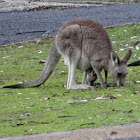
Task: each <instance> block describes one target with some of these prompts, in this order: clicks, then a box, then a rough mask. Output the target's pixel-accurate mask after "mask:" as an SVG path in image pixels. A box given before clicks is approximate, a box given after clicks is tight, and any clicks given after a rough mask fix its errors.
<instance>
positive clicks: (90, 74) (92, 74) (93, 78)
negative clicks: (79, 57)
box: [86, 68, 97, 86]
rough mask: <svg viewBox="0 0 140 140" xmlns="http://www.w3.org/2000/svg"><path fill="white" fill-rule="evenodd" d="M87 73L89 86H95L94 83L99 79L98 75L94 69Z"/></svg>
mask: <svg viewBox="0 0 140 140" xmlns="http://www.w3.org/2000/svg"><path fill="white" fill-rule="evenodd" d="M86 72H87V77H86V78H87V81H88V84H89V85H91V86H93V84H94V82H95V81H96V79H97V75H96V73H95V72H94V70H93V69H92V68H90V69H88V70H87V71H86Z"/></svg>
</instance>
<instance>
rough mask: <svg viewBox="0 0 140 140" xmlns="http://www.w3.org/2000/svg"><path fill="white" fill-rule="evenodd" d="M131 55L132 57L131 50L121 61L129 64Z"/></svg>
mask: <svg viewBox="0 0 140 140" xmlns="http://www.w3.org/2000/svg"><path fill="white" fill-rule="evenodd" d="M131 55H132V50H130V49H129V50H128V52H127V53H126V54H125V55H124V57H123V58H122V59H121V61H124V62H125V63H127V61H128V60H129V59H130V57H131Z"/></svg>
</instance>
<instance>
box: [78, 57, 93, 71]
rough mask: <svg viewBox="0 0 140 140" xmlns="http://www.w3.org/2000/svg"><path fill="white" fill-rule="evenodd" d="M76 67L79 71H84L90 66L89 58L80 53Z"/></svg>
mask: <svg viewBox="0 0 140 140" xmlns="http://www.w3.org/2000/svg"><path fill="white" fill-rule="evenodd" d="M77 68H78V69H79V70H81V71H86V70H87V69H89V68H91V65H90V61H89V59H88V58H87V57H86V56H84V55H82V56H81V58H80V60H79V63H78V66H77Z"/></svg>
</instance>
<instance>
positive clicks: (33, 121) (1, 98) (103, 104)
mask: <svg viewBox="0 0 140 140" xmlns="http://www.w3.org/2000/svg"><path fill="white" fill-rule="evenodd" d="M107 32H108V34H109V36H110V38H111V40H112V43H113V46H114V50H115V51H116V52H117V54H118V55H119V56H120V57H122V56H123V55H124V54H125V53H126V51H127V50H128V49H129V48H131V49H132V51H133V55H132V58H131V59H130V61H129V62H133V61H135V60H138V59H140V57H139V56H140V51H139V48H140V44H137V46H134V44H135V43H136V42H137V41H138V40H139V39H140V24H136V25H133V26H129V27H115V28H113V29H107ZM52 40H53V38H46V39H40V40H36V41H30V42H24V43H18V44H11V45H9V46H1V47H0V88H1V89H0V130H1V131H0V132H1V133H0V137H9V136H19V135H29V134H35V133H44V132H54V131H64V130H71V129H78V128H87V127H99V126H107V125H117V124H126V123H132V122H140V109H139V108H140V102H139V100H140V84H139V83H138V81H139V80H140V79H139V78H140V67H130V68H129V74H128V76H127V78H126V86H125V87H120V88H119V87H112V88H108V89H104V88H100V87H98V88H96V89H94V90H67V89H65V88H64V85H66V81H67V67H66V66H64V64H63V60H61V61H60V62H59V64H58V65H57V67H56V69H55V71H54V72H53V74H52V75H51V77H50V78H49V79H48V81H47V82H46V83H45V84H44V85H42V86H40V87H37V88H26V89H2V87H3V86H5V85H11V84H16V83H18V82H20V81H25V80H27V81H31V80H35V79H36V78H37V77H38V76H39V75H40V73H41V70H42V68H43V65H44V64H43V63H39V62H40V61H41V60H45V59H46V57H47V55H48V52H49V50H50V47H51V42H52ZM82 76H83V74H82V72H80V71H78V72H77V82H78V83H81V80H82ZM109 80H110V81H112V79H111V77H110V76H109Z"/></svg>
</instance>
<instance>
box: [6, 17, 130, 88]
mask: <svg viewBox="0 0 140 140" xmlns="http://www.w3.org/2000/svg"><path fill="white" fill-rule="evenodd" d="M131 54H132V51H131V50H129V51H128V52H127V53H126V54H125V55H124V57H123V58H122V59H119V57H118V56H117V55H116V54H115V53H114V51H113V48H112V44H111V41H110V38H109V36H108V34H107V32H106V30H105V29H104V28H103V27H102V26H101V25H100V24H99V23H98V22H96V21H92V20H89V19H76V20H71V21H68V22H66V23H64V24H63V25H62V27H61V28H60V30H59V31H58V34H57V35H56V37H55V39H54V41H53V43H52V47H51V50H50V53H49V55H48V58H47V61H46V64H45V66H44V69H43V72H42V74H41V75H40V77H39V78H38V79H37V80H35V81H32V82H25V83H22V84H16V85H10V86H5V87H4V88H27V87H38V86H40V85H42V84H43V83H44V82H45V81H46V80H47V79H48V78H49V76H50V75H51V73H52V72H53V70H54V68H55V66H56V64H57V63H58V61H59V59H60V57H61V56H62V57H63V58H64V62H65V64H66V65H67V66H68V80H67V89H87V88H89V87H90V85H89V82H90V81H93V82H94V81H95V80H96V79H97V77H98V78H99V80H100V84H101V86H105V85H106V84H107V77H108V72H110V73H111V75H112V77H113V78H114V80H115V82H116V83H117V85H118V86H123V85H124V83H125V77H126V75H127V73H128V71H127V64H126V63H127V61H128V60H129V58H130V57H131ZM76 69H79V70H81V71H83V72H85V74H84V78H83V82H82V84H81V85H76V79H75V77H76ZM102 69H104V71H105V80H104V79H103V78H102V75H101V73H100V71H101V70H102Z"/></svg>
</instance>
